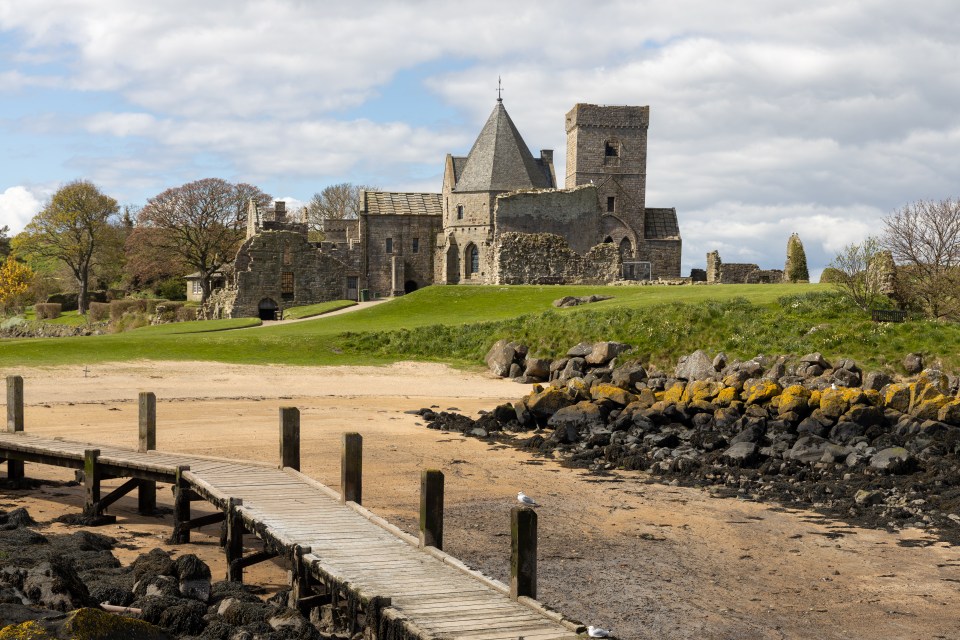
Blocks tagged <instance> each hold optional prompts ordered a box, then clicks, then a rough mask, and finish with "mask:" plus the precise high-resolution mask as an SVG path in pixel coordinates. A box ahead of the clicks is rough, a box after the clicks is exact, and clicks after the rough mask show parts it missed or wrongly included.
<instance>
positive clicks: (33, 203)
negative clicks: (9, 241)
mask: <svg viewBox="0 0 960 640" xmlns="http://www.w3.org/2000/svg"><path fill="white" fill-rule="evenodd" d="M42 197H43V196H42V195H41V194H40V193H34V191H32V190H31V189H29V188H27V187H24V186H19V185H18V186H15V187H7V188H6V189H5V190H4V191H3V193H0V227H3V226H8V227H10V235H11V236H13V235H16V234H18V233H20V232H21V231H23V228H24V227H25V226H26V225H27V223H28V222H30V219H31V218H33V216H35V215H37V214H38V213H39V212H40V209H42V208H43V199H42Z"/></svg>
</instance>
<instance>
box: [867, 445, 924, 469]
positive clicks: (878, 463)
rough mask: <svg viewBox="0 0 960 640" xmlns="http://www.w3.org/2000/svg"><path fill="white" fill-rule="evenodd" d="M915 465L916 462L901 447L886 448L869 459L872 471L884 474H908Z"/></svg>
mask: <svg viewBox="0 0 960 640" xmlns="http://www.w3.org/2000/svg"><path fill="white" fill-rule="evenodd" d="M915 465H916V460H915V459H914V458H913V456H912V455H911V454H910V452H909V451H907V450H906V449H904V448H903V447H888V448H886V449H883V450H881V451H878V452H877V453H876V454H874V455H873V457H871V458H870V467H871V468H872V469H876V470H877V471H884V472H886V473H909V472H910V471H912V470H913V469H914V467H915Z"/></svg>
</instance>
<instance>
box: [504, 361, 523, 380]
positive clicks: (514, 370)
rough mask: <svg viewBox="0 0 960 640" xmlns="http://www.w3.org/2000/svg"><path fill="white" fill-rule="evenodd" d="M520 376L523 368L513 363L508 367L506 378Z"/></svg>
mask: <svg viewBox="0 0 960 640" xmlns="http://www.w3.org/2000/svg"><path fill="white" fill-rule="evenodd" d="M522 375H523V368H522V367H521V366H520V365H519V364H517V363H516V362H514V363H513V364H511V365H510V370H509V372H508V373H507V377H508V378H519V377H520V376H522Z"/></svg>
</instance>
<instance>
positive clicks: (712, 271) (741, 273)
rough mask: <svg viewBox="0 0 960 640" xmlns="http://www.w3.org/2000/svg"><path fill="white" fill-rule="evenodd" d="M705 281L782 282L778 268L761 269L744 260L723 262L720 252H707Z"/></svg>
mask: <svg viewBox="0 0 960 640" xmlns="http://www.w3.org/2000/svg"><path fill="white" fill-rule="evenodd" d="M707 282H713V283H716V284H774V283H779V282H783V271H781V270H780V269H761V268H760V267H759V265H755V264H752V263H744V262H729V263H724V262H723V261H722V260H721V259H720V253H719V252H717V251H711V252H710V253H708V254H707Z"/></svg>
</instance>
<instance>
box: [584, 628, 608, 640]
mask: <svg viewBox="0 0 960 640" xmlns="http://www.w3.org/2000/svg"><path fill="white" fill-rule="evenodd" d="M587 635H588V636H590V637H591V638H609V637H610V630H609V629H601V628H600V627H595V626H593V625H590V626H589V627H587Z"/></svg>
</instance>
